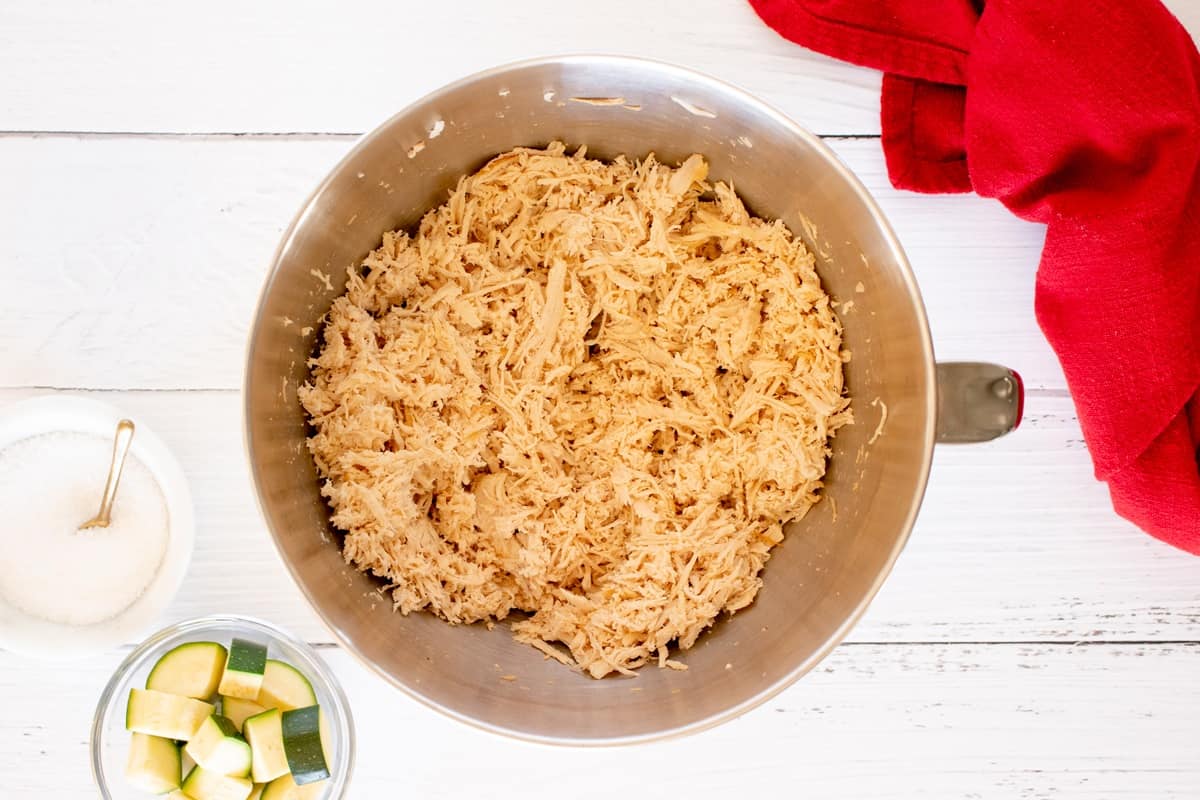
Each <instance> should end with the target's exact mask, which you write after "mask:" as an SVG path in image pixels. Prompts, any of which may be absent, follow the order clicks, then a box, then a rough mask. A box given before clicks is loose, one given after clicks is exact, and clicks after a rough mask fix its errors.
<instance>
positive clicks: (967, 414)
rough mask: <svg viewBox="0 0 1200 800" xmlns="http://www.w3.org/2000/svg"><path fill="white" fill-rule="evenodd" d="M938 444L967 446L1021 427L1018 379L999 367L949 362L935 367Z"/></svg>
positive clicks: (1022, 398)
mask: <svg viewBox="0 0 1200 800" xmlns="http://www.w3.org/2000/svg"><path fill="white" fill-rule="evenodd" d="M937 388H938V403H937V409H938V413H937V441H938V442H939V443H943V444H946V443H949V444H966V443H970V442H986V441H990V440H992V439H995V438H996V437H997V436H1003V435H1004V434H1006V433H1008V432H1009V431H1011V430H1014V429H1015V428H1016V427H1017V426H1018V425H1020V424H1021V412H1022V411H1023V409H1024V407H1025V387H1024V384H1022V383H1021V376H1020V375H1018V374H1017V373H1015V372H1013V371H1012V370H1011V369H1008V368H1007V367H1002V366H1000V365H999V364H986V363H982V362H977V361H948V362H945V363H939V364H938V365H937Z"/></svg>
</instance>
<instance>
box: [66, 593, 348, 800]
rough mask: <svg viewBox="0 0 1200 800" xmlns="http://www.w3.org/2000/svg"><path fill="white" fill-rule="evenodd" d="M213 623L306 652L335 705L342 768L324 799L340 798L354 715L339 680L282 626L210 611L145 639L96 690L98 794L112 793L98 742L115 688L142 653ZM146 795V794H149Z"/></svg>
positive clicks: (107, 798)
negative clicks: (251, 632)
mask: <svg viewBox="0 0 1200 800" xmlns="http://www.w3.org/2000/svg"><path fill="white" fill-rule="evenodd" d="M216 626H227V627H245V628H249V629H251V630H254V631H255V632H257V633H261V634H263V635H265V636H268V637H271V638H273V639H278V640H280V641H283V642H286V643H287V644H289V645H290V646H292V647H294V648H296V649H297V650H299V651H301V652H303V653H304V654H305V655H307V656H308V657H309V658H310V659H311V661H312V663H313V665H314V667H315V669H314V671H315V673H316V674H315V676H313V677H315V678H316V680H317V681H319V682H320V683H321V684H322V685H323V686H324V687H325V688H326V689H327V690H328V692H329V694H330V695H332V696H333V701H334V705H336V706H337V707H338V711H339V712H340V713H339V714H338V715H337V716H338V721H337V726H336V730H335V731H334V732H333V735H334V736H336V737H337V741H338V743H339V746H340V747H343V748H345V749H344V751H342V752H345V754H346V755H345V761H346V766H345V769H342V770H339V774H338V775H336V776H335V777H334V778H333V780H332V782H331V783H330V786H329V789H330V791H329V792H328V793H327V794H326V796H325V798H324V800H340V799H341V798H343V797H345V795H346V789H347V788H348V787H349V785H350V777H351V775H352V774H353V772H354V752H355V742H354V718H353V716H352V714H351V711H350V703H349V701H348V700H347V699H346V693H345V692H344V691H343V690H342V685H341V683H339V682H338V680H337V677H336V676H335V675H334V674H333V671H332V670H331V669H330V668H329V666H328V665H327V664H326V663H325V661H324V659H322V658H321V657H320V656H319V655H318V654H317V652H316V650H315V649H314V648H313V647H312V645H310V644H309V643H308V642H306V641H304V640H303V639H300V638H297V637H296V636H294V635H293V634H291V633H289V632H287V631H285V630H283V629H282V628H280V627H278V626H276V625H272V624H271V623H269V622H266V621H265V620H261V619H257V618H255V617H243V616H238V615H234V614H214V615H211V616H206V617H194V618H192V619H186V620H183V621H181V622H176V623H175V624H173V625H168V626H167V627H165V628H163V629H162V630H160V631H158V632H157V633H155V634H153V635H152V636H150V637H149V638H147V639H146V640H145V641H144V642H142V643H141V644H139V645H138V646H137V647H135V648H134V649H133V652H131V653H130V654H129V655H128V656H126V657H125V658H124V659H123V660H122V661H121V663H120V665H119V666H118V667H117V668H116V669H115V670H113V674H112V677H111V678H109V679H108V683H107V684H106V685H105V687H104V691H103V692H101V693H100V699H99V701H98V702H97V703H96V711H95V713H94V714H93V716H92V731H91V736H90V739H89V742H88V749H89V750H90V751H91V762H92V780H93V782H94V783H95V784H96V788H97V790H98V791H99V792H100V796H101V797H102V798H103V799H104V800H112V795H111V794H110V793H109V791H108V785H107V784H106V782H105V779H104V778H103V777H102V775H103V773H102V769H101V763H100V762H101V759H102V757H103V756H102V754H101V752H100V741H101V738H102V734H103V728H104V717H105V714H106V712H107V711H108V708H109V706H110V705H112V702H113V699H114V697H115V695H116V692H117V688H118V687H119V686H121V684H122V683H124V681H125V677H126V676H127V675H128V674H129V672H130V670H132V669H133V668H134V667H135V666H136V665H137V664H138V663H139V662H140V661H141V660H142V659H144V658H145V657H146V655H147V654H148V653H149V652H150V651H152V650H153V649H154V648H156V647H158V646H159V645H161V644H163V643H164V642H166V641H169V640H171V639H173V638H176V637H183V636H187V635H188V634H201V633H203V632H204V631H205V630H208V629H210V628H213V627H216ZM149 796H150V795H147V797H149Z"/></svg>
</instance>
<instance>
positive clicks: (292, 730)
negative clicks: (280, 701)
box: [282, 706, 329, 786]
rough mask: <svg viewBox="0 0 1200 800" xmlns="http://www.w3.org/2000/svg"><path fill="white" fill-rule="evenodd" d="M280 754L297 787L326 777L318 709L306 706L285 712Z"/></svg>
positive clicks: (327, 773) (327, 775) (327, 768)
mask: <svg viewBox="0 0 1200 800" xmlns="http://www.w3.org/2000/svg"><path fill="white" fill-rule="evenodd" d="M282 717H283V718H282V728H283V752H284V753H285V754H287V763H288V769H289V770H291V773H292V778H293V779H294V780H295V781H296V785H297V786H304V785H305V784H308V783H316V782H317V781H323V780H325V779H326V778H328V777H329V767H328V766H327V765H326V764H325V749H324V747H322V745H321V707H320V706H308V707H306V708H296V709H292V710H291V711H284V712H283V715H282Z"/></svg>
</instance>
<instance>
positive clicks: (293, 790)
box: [262, 775, 325, 800]
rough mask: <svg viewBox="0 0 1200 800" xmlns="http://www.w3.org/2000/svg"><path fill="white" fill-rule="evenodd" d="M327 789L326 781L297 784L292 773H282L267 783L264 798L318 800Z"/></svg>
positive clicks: (264, 799) (271, 799)
mask: <svg viewBox="0 0 1200 800" xmlns="http://www.w3.org/2000/svg"><path fill="white" fill-rule="evenodd" d="M324 791H325V781H321V782H320V783H306V784H304V785H303V786H297V785H296V781H295V780H293V779H292V776H291V775H280V776H279V777H278V778H276V779H275V780H273V781H271V782H270V783H268V784H267V788H266V789H264V790H263V793H262V800H317V798H318V797H320V796H321V794H322V793H323V792H324Z"/></svg>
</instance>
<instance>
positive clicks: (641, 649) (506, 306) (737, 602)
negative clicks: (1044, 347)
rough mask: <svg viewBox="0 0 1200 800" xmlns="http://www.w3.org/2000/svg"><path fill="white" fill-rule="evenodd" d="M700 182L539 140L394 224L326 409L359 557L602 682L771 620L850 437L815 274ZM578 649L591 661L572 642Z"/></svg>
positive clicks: (322, 427)
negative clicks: (781, 582)
mask: <svg viewBox="0 0 1200 800" xmlns="http://www.w3.org/2000/svg"><path fill="white" fill-rule="evenodd" d="M707 172H708V165H707V164H706V163H705V161H704V159H703V158H701V157H700V156H699V155H693V156H691V157H689V158H688V159H687V160H686V161H684V162H683V164H682V165H681V166H679V167H678V168H671V167H669V166H666V165H663V164H660V163H659V162H658V161H656V160H655V158H654V157H653V156H652V155H651V156H648V157H647V158H646V159H645V160H644V161H641V162H640V163H637V162H632V161H630V160H628V159H626V158H624V157H621V158H617V159H616V160H615V161H613V162H609V163H606V162H601V161H597V160H593V159H588V158H587V157H586V155H585V153H584V151H583V150H582V149H580V150H579V151H578V152H575V153H574V154H567V153H566V150H565V147H564V146H563V145H562V144H560V143H555V144H552V145H550V146H549V147H548V148H546V149H545V150H537V149H524V148H522V149H517V150H513V151H511V152H508V153H505V154H503V155H501V156H498V157H496V158H495V159H493V160H492V161H491V162H489V163H488V164H487V165H486V166H484V167H483V168H482V169H481V170H480V171H479V172H477V173H475V174H474V175H471V176H468V177H464V178H462V179H461V180H460V181H459V183H458V186H457V188H456V189H455V190H454V191H453V192H452V193H451V195H450V198H449V200H448V201H447V202H446V203H445V204H444V205H442V206H441V207H439V208H436V209H434V210H433V211H430V212H429V213H428V214H427V215H426V216H425V217H424V219H423V220H422V221H421V224H420V227H419V229H418V231H417V232H416V234H415V235H409V234H408V233H405V232H404V231H395V232H392V233H388V234H386V235H385V236H384V238H383V245H382V247H380V248H379V249H378V250H376V251H375V252H373V253H371V254H370V255H369V256H368V257H367V258H366V259H365V260H364V262H363V263H362V265H361V267H357V268H355V269H352V270H351V272H350V274H349V282H348V286H347V290H346V293H345V295H343V296H342V297H339V298H338V299H337V300H336V301H335V302H334V304H333V307H332V309H331V310H330V312H329V315H328V321H327V323H326V325H325V327H324V331H323V341H322V345H321V347H320V349H319V352H318V354H317V357H316V358H315V359H314V360H313V362H312V377H311V381H310V383H309V384H308V385H306V386H305V387H303V389H302V390H301V392H300V397H301V401H302V403H303V405H304V408H305V410H306V411H307V413H308V415H309V418H310V419H311V422H312V424H313V427H314V429H315V433H314V435H313V436H312V437H311V439H310V440H309V447H310V449H311V451H312V454H313V456H314V458H315V461H316V464H317V468H318V469H319V471H320V474H321V475H322V476H323V478H324V479H325V480H324V484H323V489H322V491H323V494H324V495H325V497H326V498H328V500H329V503H330V505H331V507H332V510H333V517H332V521H333V524H334V525H335V527H337V528H339V529H341V530H343V531H345V537H344V543H343V550H344V554H345V558H346V560H347V561H348V562H350V563H352V564H354V565H355V566H356V567H357V568H359V569H361V570H365V571H370V572H371V573H373V574H375V575H377V576H380V577H382V578H384V579H385V580H386V581H388V583H389V587H388V588H389V589H390V590H391V593H392V597H393V600H394V603H395V607H396V608H397V609H398V610H399V611H401V612H402V613H405V614H407V613H410V612H413V611H417V610H420V609H429V610H431V611H433V612H434V613H436V614H438V615H439V616H441V617H443V618H444V619H446V620H448V621H449V622H451V623H470V622H476V621H481V620H482V621H489V620H493V619H503V618H505V617H507V616H508V615H509V614H510V613H512V612H514V611H520V612H526V614H524V615H521V616H520V619H519V620H518V621H515V622H514V623H513V624H512V630H513V631H514V633H515V635H516V637H517V638H518V639H520V640H522V641H525V642H528V643H530V644H532V645H535V646H537V647H538V648H539V649H541V650H542V651H543V652H545V653H547V654H548V655H551V656H553V657H555V658H558V659H559V660H561V661H563V662H564V663H568V664H571V665H573V666H575V667H578V668H580V669H582V670H585V671H586V672H587V673H588V674H590V675H592V676H594V677H601V676H604V675H606V674H608V673H611V672H614V671H615V672H621V673H630V672H631V671H632V670H633V669H635V668H637V667H639V666H641V665H643V664H645V663H647V662H655V663H657V664H658V665H659V666H663V667H672V668H682V667H683V665H682V664H680V663H679V662H676V661H673V660H671V659H670V658H669V655H670V654H671V651H672V650H673V649H678V650H686V649H687V648H689V647H691V646H692V645H693V644H694V643H695V642H696V639H697V637H698V636H699V635H700V634H701V633H702V632H703V631H704V630H705V629H706V628H707V627H709V626H710V625H711V624H712V623H713V622H714V621H715V620H716V619H717V618H718V617H719V616H720V615H721V614H722V613H723V612H729V613H733V612H735V611H737V610H739V609H742V608H745V607H746V606H747V605H749V604H750V602H751V601H753V599H754V596H755V594H756V593H757V592H758V590H759V588H760V586H761V585H762V580H761V578H760V577H759V573H760V571H761V570H762V568H763V565H764V564H765V562H766V561H767V559H768V558H769V556H770V550H771V548H772V547H774V546H775V545H776V544H778V543H779V542H780V541H781V540H782V539H783V530H782V526H783V523H784V522H786V521H787V520H790V519H795V518H798V517H801V516H803V515H804V514H805V512H806V511H807V510H808V509H809V507H810V506H812V505H813V504H814V503H816V502H817V500H818V498H819V492H820V489H821V479H822V476H823V475H824V472H825V462H826V458H827V456H828V455H829V438H830V436H831V435H832V434H833V433H834V431H836V430H837V429H838V428H839V427H840V426H841V425H843V424H845V423H847V422H848V421H849V420H850V411H849V407H848V400H847V398H846V397H845V396H844V393H843V384H842V363H843V358H844V356H845V354H844V353H843V352H842V349H841V326H840V323H839V321H838V319H837V317H836V316H835V314H834V312H833V310H832V309H831V307H830V302H829V298H828V296H827V295H826V294H825V292H824V291H823V290H822V288H821V284H820V280H819V279H818V277H817V273H816V272H815V270H814V269H813V257H812V255H811V254H810V253H809V252H808V251H807V249H806V248H805V247H804V245H803V243H802V242H800V241H798V240H797V239H795V238H793V236H792V234H791V233H790V232H789V231H788V230H787V228H786V227H785V226H784V225H783V224H782V223H781V222H766V221H764V220H761V219H758V218H755V217H752V216H751V215H750V214H749V213H748V212H747V211H746V209H745V207H744V206H743V204H742V202H741V200H739V198H738V197H737V195H736V194H735V193H734V191H733V189H732V188H731V187H730V186H728V185H726V184H724V183H715V184H711V185H710V184H709V183H707V182H706V181H705V179H706V177H707ZM564 646H565V649H564Z"/></svg>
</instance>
